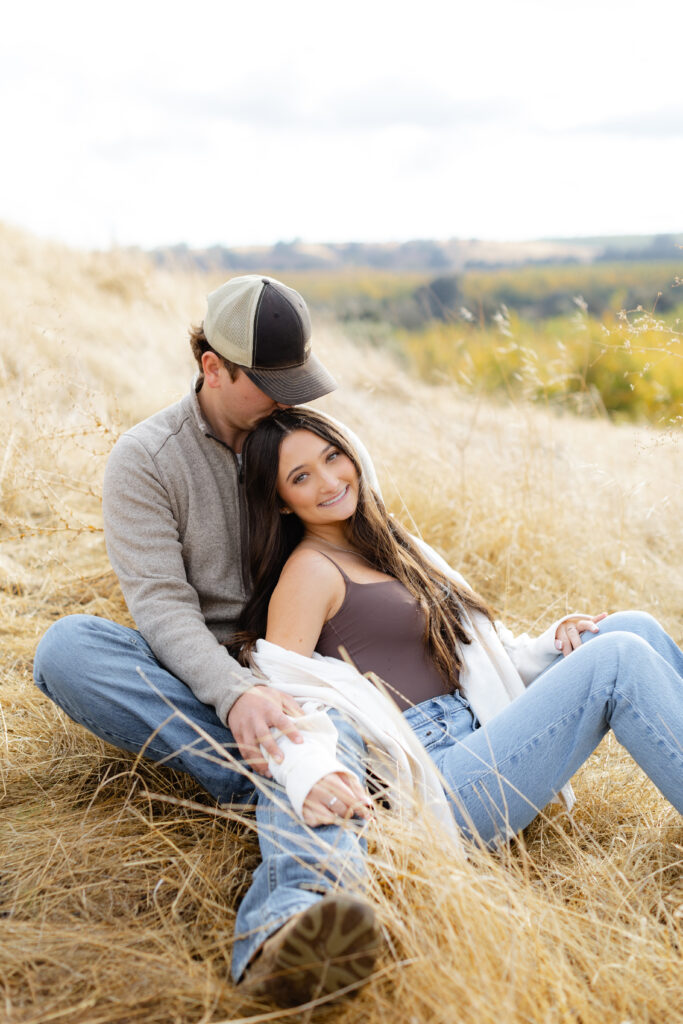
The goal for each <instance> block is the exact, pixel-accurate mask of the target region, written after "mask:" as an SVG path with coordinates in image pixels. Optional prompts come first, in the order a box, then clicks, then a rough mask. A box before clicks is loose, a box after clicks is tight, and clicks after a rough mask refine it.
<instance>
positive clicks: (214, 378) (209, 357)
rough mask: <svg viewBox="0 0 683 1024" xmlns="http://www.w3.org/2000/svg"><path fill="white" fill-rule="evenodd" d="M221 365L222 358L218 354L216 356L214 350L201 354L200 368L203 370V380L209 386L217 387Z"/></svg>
mask: <svg viewBox="0 0 683 1024" xmlns="http://www.w3.org/2000/svg"><path fill="white" fill-rule="evenodd" d="M222 366H223V360H222V359H221V358H220V356H217V355H216V353H215V352H205V353H204V354H203V356H202V370H203V371H204V380H205V381H206V383H207V384H208V385H209V387H210V388H217V387H218V385H219V383H220V380H219V374H220V370H221V367H222Z"/></svg>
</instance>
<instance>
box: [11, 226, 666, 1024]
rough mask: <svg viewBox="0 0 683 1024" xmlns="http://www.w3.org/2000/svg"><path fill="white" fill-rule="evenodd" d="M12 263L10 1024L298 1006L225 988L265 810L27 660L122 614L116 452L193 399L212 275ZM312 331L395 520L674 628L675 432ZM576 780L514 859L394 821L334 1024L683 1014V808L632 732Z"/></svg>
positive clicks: (471, 566)
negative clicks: (183, 399) (104, 522)
mask: <svg viewBox="0 0 683 1024" xmlns="http://www.w3.org/2000/svg"><path fill="white" fill-rule="evenodd" d="M0 260H1V261H2V267H3V273H2V275H0V303H1V305H0V308H1V309H2V313H3V315H2V322H1V323H0V357H1V358H0V403H1V404H0V502H1V505H0V510H1V511H0V589H1V590H2V598H1V600H2V604H1V605H0V607H1V609H2V611H1V614H0V638H1V639H0V652H1V655H0V658H1V660H0V705H1V708H2V718H1V719H0V727H1V728H2V732H1V733H0V736H2V747H1V750H0V757H1V758H2V762H1V763H2V780H1V781H2V785H1V787H0V797H1V798H2V801H3V807H2V817H1V824H0V851H1V852H0V857H1V858H2V861H1V862H2V865H3V867H2V877H1V879H0V913H2V914H3V915H4V920H3V939H2V943H1V944H0V1019H2V1020H7V1021H8V1022H19V1021H21V1022H28V1021H31V1022H35V1024H37V1022H45V1021H47V1020H50V1021H68V1022H69V1024H80V1022H88V1024H95V1022H102V1024H115V1022H116V1024H123V1022H128V1021H131V1022H132V1021H141V1022H142V1021H144V1022H145V1024H157V1022H158V1024H166V1022H171V1021H177V1022H190V1021H192V1022H194V1021H205V1022H209V1021H211V1022H217V1021H227V1020H229V1019H230V1020H234V1019H236V1018H241V1017H243V1016H244V1017H246V1016H251V1015H254V1014H255V1015H256V1017H255V1018H254V1019H260V1020H266V1019H283V1017H284V1015H283V1014H281V1013H278V1014H276V1015H274V1016H272V1017H271V1016H269V1015H268V1013H269V1008H268V1007H267V1006H263V1005H258V1004H254V1003H249V1002H246V1001H244V1000H240V999H239V998H238V996H237V994H236V993H235V991H234V989H233V988H232V986H231V985H230V984H229V982H228V980H227V979H228V964H229V956H230V941H231V934H232V923H233V919H234V909H235V906H236V902H237V900H238V898H239V895H240V893H242V892H243V890H244V887H245V883H246V880H247V877H248V876H247V869H249V868H250V867H252V866H253V865H254V863H255V861H256V857H257V853H256V846H255V843H254V840H253V837H252V834H251V830H250V821H249V819H248V818H247V819H246V821H244V822H242V821H240V820H239V815H237V814H234V813H233V814H232V815H228V816H225V815H222V814H218V815H217V814H216V811H215V808H214V807H213V806H212V805H211V803H210V801H208V800H207V799H206V798H205V797H204V796H203V795H202V794H201V792H200V791H199V790H198V789H197V788H196V787H195V786H194V785H193V784H192V782H191V781H190V780H188V779H186V778H182V777H180V776H173V775H170V774H169V773H164V772H163V771H161V770H159V769H157V768H155V767H154V766H151V765H147V764H137V763H135V761H134V759H133V758H131V757H128V756H126V755H122V754H119V753H118V752H117V751H115V750H113V749H112V748H109V747H106V746H104V745H103V744H100V743H99V742H98V741H96V740H95V739H93V738H91V737H90V736H89V735H88V734H86V733H85V732H84V731H83V730H81V729H79V728H78V727H76V726H74V725H72V724H71V723H70V722H68V721H67V720H66V719H64V718H63V717H62V716H61V714H60V713H58V712H57V711H56V710H55V709H54V708H53V707H52V706H51V704H50V703H49V702H48V701H47V700H45V699H43V698H42V697H41V696H40V694H38V693H37V691H35V690H34V688H33V686H32V683H31V674H30V669H31V658H32V652H33V650H34V648H35V644H36V642H37V640H38V638H39V636H40V635H41V633H42V631H43V630H44V629H45V628H46V627H47V625H48V624H49V623H50V622H51V621H52V620H54V619H55V618H57V617H59V616H61V615H64V614H67V613H69V612H73V611H88V612H94V613H96V614H101V615H108V616H110V617H115V618H119V619H121V620H123V621H127V613H126V611H125V608H124V606H123V602H122V600H121V596H120V593H119V591H118V587H117V585H116V581H115V580H114V579H113V577H112V574H111V572H110V571H108V567H107V561H106V556H105V553H104V548H103V542H102V534H101V516H100V509H99V499H98V494H99V488H100V483H101V475H102V468H103V464H104V461H105V458H106V453H107V452H108V450H109V449H110V447H111V445H112V443H113V441H114V439H115V437H116V436H117V434H118V433H119V432H120V430H122V429H124V428H125V427H126V426H128V425H129V424H130V423H132V422H134V421H135V420H137V419H139V418H141V417H142V416H144V415H147V414H149V413H151V412H152V411H154V409H156V408H158V407H160V406H162V405H163V404H165V403H167V402H168V401H170V400H172V399H173V398H174V397H175V396H177V395H179V394H181V393H182V392H183V391H184V389H185V388H186V386H187V384H188V379H189V375H190V373H191V362H190V358H189V352H186V350H185V341H184V336H185V330H186V325H187V321H188V320H189V319H191V318H199V317H201V315H202V307H203V296H204V295H205V293H206V291H207V290H208V288H209V287H210V284H211V283H212V282H207V281H206V280H204V279H202V278H201V277H199V276H196V277H190V276H180V275H176V276H173V275H171V274H167V273H162V272H160V271H157V270H154V269H152V268H151V267H150V266H149V265H148V264H146V263H145V262H144V261H142V260H141V261H136V260H132V259H131V258H130V257H123V256H119V255H117V254H112V255H107V256H92V255H85V254H75V253H71V252H67V251H65V250H61V249H59V248H57V247H53V246H49V245H47V244H43V243H38V242H36V241H34V240H32V239H29V238H27V237H26V236H24V235H22V234H19V233H17V232H12V231H9V230H6V229H3V230H0ZM316 346H317V351H318V352H319V353H321V354H322V355H323V357H324V359H325V361H326V362H327V363H328V364H329V365H330V366H331V368H332V369H333V371H336V372H337V375H338V376H339V378H340V379H341V380H342V382H343V385H344V386H343V388H342V389H341V390H340V391H339V392H338V393H337V394H336V395H334V396H331V397H330V398H329V399H327V400H325V402H324V403H322V404H324V405H325V407H326V408H328V409H329V410H330V411H331V412H333V413H335V414H337V415H339V416H340V417H341V418H343V419H344V420H346V421H347V422H348V423H349V425H351V426H352V427H354V428H356V429H357V430H358V431H359V432H360V433H361V434H362V436H363V437H364V439H365V440H366V441H367V443H368V444H369V446H370V447H371V450H372V452H373V455H374V456H375V458H376V461H377V464H378V469H379V471H380V476H381V479H382V484H383V487H384V490H385V495H386V497H387V499H388V501H389V502H390V504H391V505H392V507H393V509H394V510H395V511H396V513H397V514H399V515H401V516H402V517H403V518H404V520H405V521H406V522H411V521H412V522H413V523H414V525H415V527H416V528H418V529H420V530H421V532H422V533H423V535H424V536H425V537H426V539H428V540H430V541H431V542H432V543H435V544H436V545H437V546H438V547H439V548H440V549H441V550H442V552H443V553H444V554H445V555H446V557H448V558H449V559H450V560H451V561H452V562H453V563H454V564H455V565H457V566H458V567H459V568H461V570H462V571H463V572H464V573H465V575H466V576H467V577H468V578H469V579H470V580H471V581H472V583H473V584H474V585H475V586H476V587H477V588H479V589H480V590H482V591H483V592H484V594H485V595H486V596H487V597H488V598H489V599H491V600H492V601H493V602H494V603H495V604H496V606H497V607H498V609H499V610H500V611H501V613H502V614H503V616H504V617H505V618H506V620H507V621H508V622H509V623H510V624H511V625H512V626H513V627H514V628H516V629H521V628H525V629H526V628H528V629H530V630H534V629H537V628H539V627H540V626H541V625H542V624H544V623H546V622H547V621H549V620H550V619H551V618H552V617H555V616H556V615H557V614H559V613H561V612H563V611H564V610H565V609H571V608H574V607H581V608H587V609H588V610H595V611H597V610H600V609H602V608H607V609H616V608H619V607H628V606H634V605H637V606H641V607H643V608H645V609H647V610H649V611H651V612H653V613H654V614H656V615H657V616H658V617H659V618H660V619H661V620H662V621H663V622H664V623H665V624H666V625H667V627H668V628H669V629H670V630H671V631H672V633H673V635H674V636H675V637H676V639H677V640H678V642H679V643H681V641H682V640H683V621H682V619H681V608H683V574H682V573H681V556H680V488H681V483H680V481H681V479H682V478H683V473H682V472H681V468H682V466H681V461H682V459H681V455H682V453H681V445H680V434H678V435H677V434H673V433H670V434H666V433H657V432H655V431H653V430H649V429H643V428H636V427H616V426H614V425H612V424H610V423H608V422H606V421H602V420H574V419H572V418H570V417H569V416H565V417H561V416H551V415H549V414H546V413H544V412H543V411H542V410H539V409H538V408H531V407H528V406H525V405H521V404H520V405H518V406H511V405H494V404H491V403H488V402H484V401H483V400H482V401H477V400H476V399H474V398H472V397H471V396H470V397H464V396H462V395H461V394H459V393H458V391H457V390H455V389H451V388H445V387H444V388H430V387H428V386H427V385H425V384H422V383H419V382H415V381H413V380H410V379H409V378H407V377H406V376H405V375H404V373H403V372H402V371H401V369H400V368H399V367H398V366H396V365H395V364H393V363H392V362H391V361H390V360H389V358H388V357H387V356H386V355H384V354H383V353H381V352H378V351H377V350H376V349H370V348H368V349H367V350H363V349H362V348H358V346H357V345H354V344H352V343H351V342H350V341H349V340H348V339H346V338H345V337H344V336H343V334H342V333H341V332H340V330H339V328H337V327H335V326H334V325H333V324H328V325H319V328H318V336H317V337H316ZM575 788H576V789H577V793H578V795H579V804H578V807H577V810H576V812H575V814H574V817H573V820H571V821H570V820H568V819H566V818H565V817H562V816H559V817H558V816H557V815H556V814H554V813H550V814H549V818H548V820H546V821H539V822H537V823H536V824H534V825H533V826H532V827H531V828H530V829H529V830H527V834H526V836H525V838H524V842H523V843H522V844H520V845H518V846H517V847H516V848H515V849H514V850H513V851H512V852H510V853H508V854H506V855H504V856H501V857H491V856H487V855H482V854H480V853H477V852H476V851H475V852H473V855H472V858H471V860H470V861H468V862H462V861H461V860H460V858H458V857H457V856H455V855H453V854H450V855H445V854H444V851H443V849H442V848H441V847H440V846H439V844H438V841H437V840H436V838H430V837H428V836H425V835H424V834H420V832H419V831H418V834H417V835H415V834H414V833H413V832H412V830H411V829H410V828H409V825H410V820H411V815H410V814H408V815H407V818H406V820H405V821H403V822H397V821H393V820H384V821H383V822H382V829H381V830H380V831H378V832H377V834H376V836H375V837H374V838H373V840H372V851H373V855H372V863H373V882H372V885H373V893H374V896H375V898H376V900H377V902H378V905H379V907H380V912H381V915H382V919H383V921H384V922H385V924H386V928H387V934H388V936H389V938H390V950H389V952H388V954H387V956H386V958H385V959H384V960H383V962H382V964H381V970H380V973H379V975H378V977H377V978H376V979H375V980H374V981H373V982H372V983H371V984H370V985H369V986H367V987H366V988H365V989H364V990H363V992H362V993H361V995H360V996H359V997H358V999H357V1000H356V1001H355V1002H354V1003H350V1004H346V1005H343V1006H341V1007H335V1008H322V1009H319V1010H317V1011H316V1013H315V1014H314V1017H315V1020H316V1021H317V1020H328V1019H330V1020H332V1019H334V1020H335V1021H343V1022H351V1021H356V1020H360V1019H362V1020H364V1021H368V1022H370V1024H379V1022H380V1021H383V1020H384V1019H385V1018H389V1019H391V1020H393V1021H396V1022H399V1024H404V1022H405V1024H413V1022H416V1021H420V1022H421V1021H426V1020H430V1021H444V1022H449V1024H450V1022H452V1021H454V1020H456V1019H458V1020H460V1021H462V1022H464V1024H469V1022H472V1024H473V1022H475V1021H476V1022H478V1024H481V1022H488V1021H491V1022H493V1021H496V1022H500V1021H505V1022H506V1024H513V1022H520V1024H521V1022H522V1021H524V1022H528V1021H538V1022H541V1021H542V1022H553V1021H558V1022H559V1021H566V1020H576V1021H581V1022H582V1024H589V1022H590V1024H592V1022H596V1024H597V1022H601V1024H602V1022H612V1021H613V1022H615V1024H616V1022H618V1021H624V1020H626V1019H628V1020H630V1021H634V1022H635V1021H665V1020H666V1021H683V1010H682V1008H681V1004H680V976H681V940H682V938H683V936H682V934H681V932H682V925H683V879H682V875H681V863H682V861H683V827H682V826H681V821H680V818H679V817H678V816H677V815H676V814H675V812H673V811H672V810H671V809H670V808H669V807H668V806H667V805H666V803H665V802H664V800H663V799H662V798H661V797H660V796H659V795H658V793H657V792H656V791H655V790H654V789H653V787H652V786H651V785H650V784H649V783H648V782H647V780H645V779H644V777H643V776H642V774H641V773H640V771H639V770H638V769H637V768H635V767H634V766H633V764H632V762H631V761H630V760H629V759H628V757H627V756H626V755H624V754H623V752H622V751H621V750H620V749H619V748H618V746H617V745H616V744H615V743H614V742H610V741H605V742H604V743H603V745H602V746H601V748H600V749H599V751H598V752H597V753H596V755H595V756H594V757H593V758H592V759H591V762H590V763H589V765H588V766H586V768H585V769H584V770H583V771H582V772H581V773H580V774H579V776H578V777H577V779H576V780H575ZM169 798H175V799H180V800H181V801H183V803H182V804H181V805H178V804H171V803H169V802H168V800H169ZM193 802H194V803H193ZM294 1016H295V1017H298V1016H299V1014H296V1015H294ZM301 1016H302V1019H310V1015H307V1014H305V1013H304V1014H303V1015H301Z"/></svg>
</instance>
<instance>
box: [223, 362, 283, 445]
mask: <svg viewBox="0 0 683 1024" xmlns="http://www.w3.org/2000/svg"><path fill="white" fill-rule="evenodd" d="M224 372H225V374H226V376H228V377H229V374H228V371H227V370H225V371H224ZM285 408H287V406H285V405H282V404H280V403H279V402H275V401H274V400H273V399H272V398H269V396H268V395H267V394H266V393H265V392H264V391H261V389H260V388H258V387H257V386H256V384H254V382H253V381H251V380H250V379H249V377H247V375H246V373H244V372H243V371H242V370H240V371H239V373H238V374H237V377H236V378H235V380H234V381H230V386H229V390H228V391H227V392H226V398H225V413H226V416H227V417H228V418H229V419H230V421H231V423H232V424H233V426H235V427H236V428H237V429H238V430H246V431H249V430H253V429H254V427H256V426H257V424H259V423H260V422H261V420H263V419H265V418H266V416H270V414H271V413H272V412H275V410H276V409H285Z"/></svg>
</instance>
